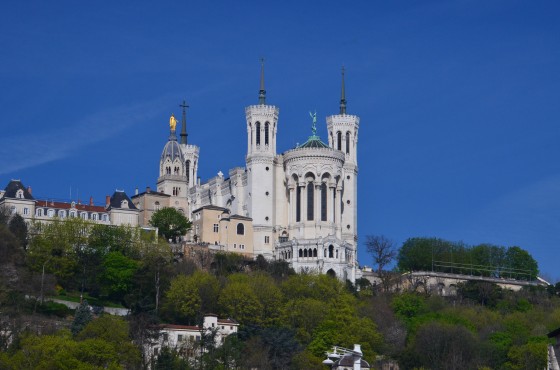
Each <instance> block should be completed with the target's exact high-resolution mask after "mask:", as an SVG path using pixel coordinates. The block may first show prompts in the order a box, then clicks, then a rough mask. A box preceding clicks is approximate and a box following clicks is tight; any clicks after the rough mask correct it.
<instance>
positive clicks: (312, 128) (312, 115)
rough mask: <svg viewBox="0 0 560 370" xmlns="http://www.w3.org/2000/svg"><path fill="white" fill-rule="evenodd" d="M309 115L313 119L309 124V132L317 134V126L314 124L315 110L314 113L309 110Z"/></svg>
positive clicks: (315, 121) (315, 120) (315, 118)
mask: <svg viewBox="0 0 560 370" xmlns="http://www.w3.org/2000/svg"><path fill="white" fill-rule="evenodd" d="M309 115H310V116H311V118H312V119H313V124H312V125H311V132H312V133H313V136H316V135H317V126H316V125H315V124H316V123H317V111H315V113H311V112H309Z"/></svg>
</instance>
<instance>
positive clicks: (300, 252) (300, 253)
mask: <svg viewBox="0 0 560 370" xmlns="http://www.w3.org/2000/svg"><path fill="white" fill-rule="evenodd" d="M299 256H300V257H303V251H302V250H301V249H300V250H299Z"/></svg>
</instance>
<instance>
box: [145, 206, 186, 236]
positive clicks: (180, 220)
mask: <svg viewBox="0 0 560 370" xmlns="http://www.w3.org/2000/svg"><path fill="white" fill-rule="evenodd" d="M150 225H152V226H154V227H157V228H158V230H159V233H160V235H163V236H164V237H165V239H166V240H170V239H171V240H173V242H176V241H177V238H178V237H179V236H181V235H185V234H186V233H187V231H188V230H189V229H190V228H191V226H192V223H191V222H190V221H189V220H188V219H187V218H186V217H185V215H184V214H182V213H181V212H179V211H178V210H177V209H175V208H172V207H164V208H162V209H160V210H158V211H155V212H154V214H153V215H152V218H151V219H150Z"/></svg>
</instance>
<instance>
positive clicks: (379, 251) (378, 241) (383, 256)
mask: <svg viewBox="0 0 560 370" xmlns="http://www.w3.org/2000/svg"><path fill="white" fill-rule="evenodd" d="M366 249H367V251H368V253H370V254H371V255H372V257H373V262H374V263H375V264H376V265H377V272H378V273H379V274H381V272H382V271H383V268H384V267H385V266H387V265H388V264H390V263H391V262H392V261H393V259H395V257H396V256H397V251H396V250H395V243H394V242H393V241H392V240H390V239H388V238H386V237H385V236H383V235H368V236H366Z"/></svg>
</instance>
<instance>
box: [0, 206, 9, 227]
mask: <svg viewBox="0 0 560 370" xmlns="http://www.w3.org/2000/svg"><path fill="white" fill-rule="evenodd" d="M11 216H12V212H10V209H9V208H8V207H6V206H5V205H1V206H0V225H6V226H8V223H9V221H10V217H11Z"/></svg>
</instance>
